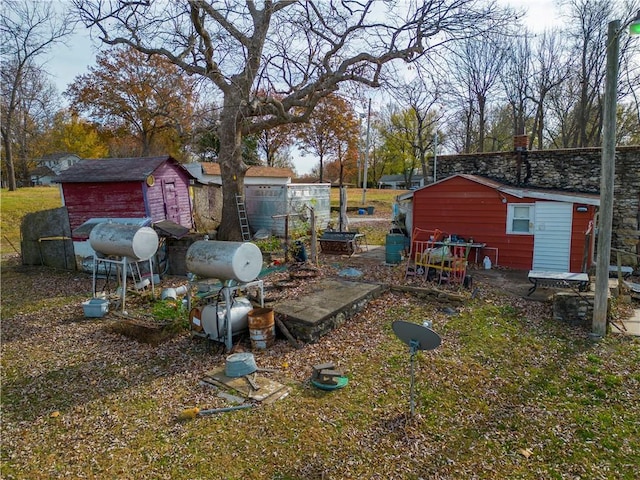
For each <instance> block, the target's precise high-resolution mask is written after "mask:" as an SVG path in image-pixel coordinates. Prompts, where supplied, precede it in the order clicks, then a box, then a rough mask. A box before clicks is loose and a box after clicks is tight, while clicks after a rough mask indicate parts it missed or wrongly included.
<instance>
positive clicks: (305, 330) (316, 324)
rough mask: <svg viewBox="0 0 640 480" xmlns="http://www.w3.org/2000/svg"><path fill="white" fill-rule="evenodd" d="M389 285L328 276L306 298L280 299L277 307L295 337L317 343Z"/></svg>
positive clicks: (276, 311)
mask: <svg viewBox="0 0 640 480" xmlns="http://www.w3.org/2000/svg"><path fill="white" fill-rule="evenodd" d="M386 288H387V287H385V286H383V285H379V284H373V283H363V282H355V281H352V280H344V279H340V278H333V279H332V278H326V279H322V280H320V281H319V282H318V283H317V284H315V285H314V287H313V290H312V291H310V292H308V293H307V294H306V295H304V296H303V297H301V298H292V299H287V300H284V301H282V302H279V303H277V304H275V305H274V306H273V310H274V312H275V314H276V315H277V316H278V318H279V319H280V320H282V322H283V323H284V324H285V326H286V327H287V329H288V330H289V331H290V332H291V334H292V335H293V336H294V337H296V338H297V339H298V340H301V341H304V342H315V341H317V340H318V339H319V338H320V337H321V336H322V335H325V334H326V333H328V332H329V331H331V330H333V329H334V328H337V327H339V326H340V325H342V324H343V323H344V322H345V321H347V320H348V319H349V318H351V317H352V316H353V315H355V314H356V313H357V312H358V311H360V310H361V309H362V308H364V306H365V305H366V304H367V303H368V302H369V301H370V300H371V299H372V298H375V297H377V296H379V295H381V294H382V292H383V291H385V290H386Z"/></svg>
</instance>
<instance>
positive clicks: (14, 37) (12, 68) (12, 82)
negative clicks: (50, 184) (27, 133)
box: [0, 0, 73, 190]
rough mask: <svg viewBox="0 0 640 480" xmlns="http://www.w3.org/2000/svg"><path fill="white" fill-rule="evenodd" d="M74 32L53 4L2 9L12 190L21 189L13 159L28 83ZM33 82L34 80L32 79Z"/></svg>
mask: <svg viewBox="0 0 640 480" xmlns="http://www.w3.org/2000/svg"><path fill="white" fill-rule="evenodd" d="M72 31H73V23H72V22H70V20H69V17H68V16H67V15H59V14H58V13H57V12H56V10H55V9H54V4H53V3H51V2H33V1H29V0H22V1H5V2H4V5H3V7H2V9H0V57H1V58H2V61H1V63H0V65H1V74H2V118H1V123H2V127H1V129H0V130H1V132H2V146H3V148H4V161H5V167H6V175H7V183H8V188H9V190H15V189H16V188H17V183H16V172H15V166H14V158H13V151H12V149H13V137H14V134H15V132H14V127H15V124H16V122H17V119H16V116H17V115H18V114H19V109H20V105H21V104H23V105H24V102H25V101H27V99H25V98H22V97H21V93H24V92H25V91H26V89H25V88H23V87H24V83H25V82H26V81H27V80H26V79H27V78H29V76H33V75H40V74H41V73H42V72H41V69H40V67H41V65H40V64H38V60H39V59H40V58H42V56H43V55H45V54H46V53H47V52H48V51H49V50H50V49H51V48H52V47H53V46H54V45H55V44H56V43H58V42H61V41H63V40H64V38H65V37H66V36H67V35H69V34H70V33H71V32H72ZM31 78H33V77H31Z"/></svg>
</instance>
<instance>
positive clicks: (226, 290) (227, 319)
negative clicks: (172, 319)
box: [187, 280, 264, 351]
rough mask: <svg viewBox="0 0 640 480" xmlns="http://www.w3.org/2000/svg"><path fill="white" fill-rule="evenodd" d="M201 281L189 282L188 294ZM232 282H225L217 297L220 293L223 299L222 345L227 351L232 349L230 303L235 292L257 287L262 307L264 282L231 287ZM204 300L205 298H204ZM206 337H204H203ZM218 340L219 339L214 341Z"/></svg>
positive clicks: (189, 308)
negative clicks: (223, 328)
mask: <svg viewBox="0 0 640 480" xmlns="http://www.w3.org/2000/svg"><path fill="white" fill-rule="evenodd" d="M201 281H202V280H200V281H198V280H193V281H192V280H189V292H191V287H192V286H194V285H197V284H198V283H200V282H201ZM232 282H233V281H232V280H228V281H227V282H225V284H224V285H223V287H222V288H221V289H220V290H219V292H218V293H217V295H219V293H220V292H222V296H223V298H224V304H225V316H224V325H225V329H226V337H225V339H224V345H225V348H226V349H227V351H230V350H231V348H233V328H232V325H231V301H232V299H233V296H234V294H235V293H236V292H241V291H242V290H246V289H248V288H251V287H258V288H259V289H260V306H261V307H264V282H263V281H262V280H254V281H252V282H247V283H239V284H236V285H232V284H231V283H232ZM205 298H206V297H205ZM187 309H188V310H189V311H191V294H190V293H188V294H187ZM204 336H206V335H204ZM215 340H219V339H215Z"/></svg>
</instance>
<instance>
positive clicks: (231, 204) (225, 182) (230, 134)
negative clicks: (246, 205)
mask: <svg viewBox="0 0 640 480" xmlns="http://www.w3.org/2000/svg"><path fill="white" fill-rule="evenodd" d="M240 98H241V97H240V95H232V94H228V95H225V100H224V107H223V109H222V113H221V115H220V128H219V129H218V132H219V134H220V154H219V157H218V158H219V160H218V161H219V162H220V173H221V176H222V220H221V223H220V227H219V229H218V236H217V239H218V240H223V241H234V242H240V241H242V231H241V230H240V219H239V217H238V208H237V205H236V195H242V196H243V197H244V175H245V173H246V171H247V166H246V165H245V164H244V162H243V161H242V130H241V128H242V124H241V121H240V120H238V119H240V118H242V117H241V115H239V113H240V112H239V108H238V107H237V105H239V104H240Z"/></svg>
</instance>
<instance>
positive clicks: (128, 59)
mask: <svg viewBox="0 0 640 480" xmlns="http://www.w3.org/2000/svg"><path fill="white" fill-rule="evenodd" d="M96 63H97V65H96V66H94V67H90V68H89V73H88V74H85V75H80V76H78V77H76V78H75V80H74V81H73V83H72V84H71V85H70V86H69V88H68V89H67V91H66V92H65V95H66V96H68V97H69V99H70V101H71V106H72V108H73V109H74V110H75V111H78V112H82V113H85V114H86V115H87V116H88V117H89V118H90V119H91V120H94V121H97V122H100V123H101V124H102V125H103V127H105V128H108V129H110V130H112V131H114V132H115V131H117V132H118V133H119V134H118V135H117V138H119V139H120V140H121V141H120V143H119V144H118V145H115V144H114V145H112V151H114V152H115V153H117V154H119V155H124V156H130V155H131V154H137V155H141V156H148V155H154V154H161V153H167V152H171V153H174V154H175V152H176V148H175V147H174V146H175V144H176V143H180V142H181V141H182V139H183V138H185V137H186V135H187V133H188V131H189V129H190V125H191V122H192V117H193V112H194V106H195V103H196V100H197V96H196V91H195V81H194V80H193V79H192V78H191V77H189V76H187V75H184V74H183V73H182V72H181V71H180V69H179V68H178V67H176V66H175V65H174V64H173V63H171V62H169V61H168V60H166V59H165V58H163V57H161V56H159V55H153V56H150V55H145V54H143V53H140V52H139V51H137V50H135V49H133V48H126V49H123V48H116V49H111V50H108V51H105V52H102V53H101V54H100V55H99V56H98V57H97V59H96ZM123 133H124V134H125V135H127V134H128V136H130V137H131V139H132V140H133V141H134V146H135V147H136V148H137V152H127V151H126V150H127V148H125V149H124V150H123V149H122V140H123V138H122V134H123ZM114 138H116V137H114ZM124 140H125V143H129V144H131V142H126V138H125V139H124ZM129 148H131V147H129ZM112 153H113V152H112ZM116 156H117V155H116Z"/></svg>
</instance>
